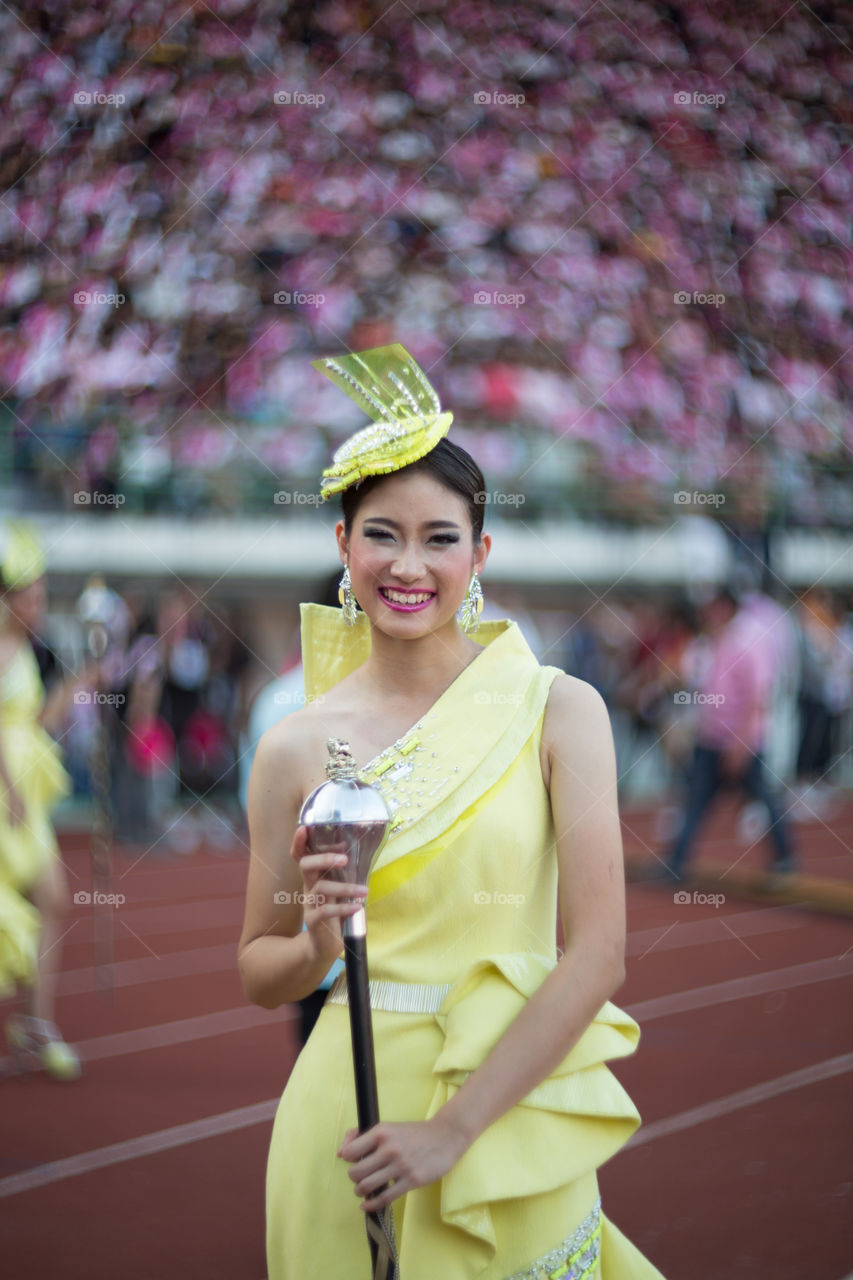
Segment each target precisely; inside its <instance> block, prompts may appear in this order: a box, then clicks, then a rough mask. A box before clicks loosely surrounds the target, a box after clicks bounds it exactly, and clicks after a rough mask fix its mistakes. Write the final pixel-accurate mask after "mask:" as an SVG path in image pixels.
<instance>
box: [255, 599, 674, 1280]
mask: <svg viewBox="0 0 853 1280" xmlns="http://www.w3.org/2000/svg"><path fill="white" fill-rule="evenodd" d="M338 614H339V611H338V610H330V609H324V608H322V607H321V606H303V655H304V656H303V661H304V664H305V675H306V693H307V694H308V695H309V696H317V695H320V694H322V692H323V691H324V689H327V688H329V687H331V685H333V684H335V683H337V682H338V680H340V679H341V678H342V677H343V675H345V674H346V672H347V670H348V669H352V668H353V667H354V666H357V665H358V664H359V662H360V661H362V660H363V659H364V657H365V656H366V653H367V651H368V647H369V631H368V629H367V625H366V620H364V619H363V617H360V619H359V623H358V624H357V626H356V628H353V631H355V632H356V634H355V635H352V633H351V632H350V633H347V634H345V635H344V636H343V637H342V636H341V635H340V624H339V622H338V619H337V615H338ZM475 638H476V640H477V641H478V642H479V643H482V644H483V645H484V648H483V651H482V652H481V653H480V654H478V655H477V657H476V658H475V659H474V661H473V662H472V663H471V664H470V665H469V666H468V667H467V668H466V669H465V671H463V672H462V674H461V675H460V676H459V677H458V678H457V679H456V680H455V681H454V682H453V684H452V685H451V686H450V688H449V689H448V690H447V691H446V692H445V693H444V694H442V696H441V697H440V698H439V699H438V701H437V702H436V703H434V704H433V706H432V707H431V708H430V710H429V711H428V712H427V713H426V715H424V716H423V717H422V719H421V720H420V721H419V722H418V724H417V725H415V726H413V728H412V729H411V730H410V731H409V732H408V733H407V734H405V735H404V736H403V738H401V739H400V740H399V741H398V742H397V743H395V744H394V745H393V747H391V748H389V749H388V750H387V751H385V752H382V753H381V755H379V756H377V757H376V758H375V759H374V760H372V761H370V762H369V763H368V764H367V765H366V766H365V767H364V768H363V769H362V770H361V776H362V777H363V778H365V779H366V780H367V781H370V782H373V783H375V784H376V785H378V786H379V789H380V790H381V791H382V793H383V795H384V796H385V798H386V801H387V803H388V804H389V807H390V809H391V812H392V823H391V830H390V834H389V837H388V839H387V841H386V843H385V845H384V846H383V848H382V849H381V850H380V853H379V855H378V857H377V859H376V862H375V865H374V868H373V871H372V872H371V876H370V881H369V894H368V899H367V920H368V931H367V945H368V959H369V969H370V981H371V1004H372V1010H373V1015H372V1016H373V1032H374V1040H375V1049H376V1067H377V1078H378V1093H379V1110H380V1115H381V1118H382V1119H383V1120H387V1121H417V1120H424V1119H427V1118H429V1117H430V1116H432V1115H434V1114H435V1112H436V1111H438V1110H439V1109H440V1108H441V1106H442V1105H443V1104H444V1103H445V1102H446V1101H447V1100H448V1099H449V1098H450V1097H451V1096H452V1095H453V1094H454V1092H455V1091H456V1089H458V1088H459V1087H460V1085H461V1084H462V1083H463V1082H464V1080H465V1078H466V1077H467V1075H468V1074H469V1073H470V1072H472V1071H474V1070H476V1068H477V1067H478V1066H479V1065H480V1063H481V1062H483V1060H484V1059H485V1058H486V1056H487V1055H488V1053H489V1052H490V1050H491V1048H492V1047H493V1046H494V1044H495V1043H496V1042H497V1041H498V1040H499V1039H500V1037H501V1035H502V1034H503V1032H504V1031H505V1030H506V1028H507V1027H508V1026H509V1025H510V1023H511V1022H512V1021H513V1020H514V1019H515V1017H516V1016H517V1015H518V1013H519V1012H520V1011H521V1009H522V1007H523V1005H524V1003H525V1001H526V1000H527V999H528V998H529V997H530V996H531V995H532V994H533V993H534V992H535V991H536V989H537V987H538V986H539V984H540V983H541V982H542V981H543V979H544V978H545V977H546V975H547V974H548V973H549V972H550V970H551V969H552V968H553V967H554V965H555V964H556V963H557V954H556V939H555V931H556V917H557V860H556V852H555V842H554V830H553V824H552V819H551V809H550V803H549V797H548V793H547V790H546V788H545V786H544V784H543V781H542V773H541V768H540V762H539V746H540V739H541V733H542V723H543V714H544V708H545V702H546V699H547V695H548V690H549V688H550V685H551V682H552V680H553V679H554V677H555V675H557V674H558V672H557V669H556V668H554V667H542V666H540V665H539V663H538V662H537V661H536V659H535V658H534V656H533V654H532V653H531V652H530V650H529V648H528V647H527V645H526V643H525V641H524V639H523V637H522V635H521V633H520V631H519V629H518V627H517V625H516V624H515V623H506V622H502V623H486V624H481V626H480V628H479V629H478V631H477V632H476V633H475ZM345 1001H346V994H345V978H344V977H343V975H342V977H341V978H339V979H338V980H337V981H336V983H335V985H334V986H333V988H332V991H331V993H330V995H329V998H328V999H327V1001H326V1004H325V1005H324V1007H323V1010H322V1013H321V1014H320V1018H319V1020H318V1022H317V1024H316V1026H315V1028H314V1031H313V1032H312V1034H311V1037H310V1039H309V1041H308V1043H307V1045H306V1046H305V1048H304V1049H303V1051H302V1053H301V1054H300V1056H299V1058H298V1059H297V1062H296V1065H295V1067H294V1070H293V1072H292V1074H291V1076H290V1079H289V1081H288V1083H287V1086H286V1088H285V1090H284V1094H283V1096H282V1099H281V1103H280V1105H279V1108H278V1112H277V1115H276V1119H275V1124H274V1128H273V1135H272V1141H271V1146H270V1153H269V1162H268V1169H267V1258H268V1269H269V1280H321V1278H322V1280H325V1278H326V1277H332V1276H341V1275H344V1274H346V1275H347V1276H357V1275H364V1276H368V1275H369V1274H370V1258H369V1252H368V1245H367V1238H366V1233H365V1226H364V1215H363V1212H362V1210H361V1209H360V1208H359V1198H358V1197H357V1196H356V1194H355V1191H354V1188H353V1184H352V1182H351V1180H350V1178H349V1177H348V1170H349V1165H348V1164H347V1163H346V1162H345V1161H344V1160H342V1159H340V1158H339V1157H337V1156H336V1154H335V1153H336V1151H337V1149H338V1147H339V1146H340V1143H341V1141H342V1139H343V1136H344V1134H345V1132H346V1131H347V1129H350V1128H354V1127H356V1125H357V1120H356V1110H355V1090H354V1084H353V1072H352V1056H351V1048H350V1030H349V1015H348V1009H347V1007H346V1003H345ZM639 1034H640V1031H639V1027H638V1025H637V1023H636V1022H635V1021H634V1020H633V1019H632V1018H631V1017H629V1016H628V1015H627V1014H625V1013H624V1012H623V1011H622V1010H620V1009H619V1008H617V1007H616V1005H614V1004H612V1003H611V1002H610V1001H607V1002H606V1003H605V1004H604V1005H603V1006H602V1008H601V1009H600V1010H599V1012H598V1014H597V1015H596V1017H595V1018H594V1019H593V1021H592V1023H591V1024H590V1026H589V1027H588V1028H587V1029H586V1031H585V1032H584V1033H583V1035H582V1036H581V1038H580V1039H579V1041H578V1042H577V1043H576V1045H575V1047H574V1048H573V1049H572V1050H571V1052H570V1053H569V1054H568V1055H567V1057H566V1058H565V1060H564V1061H563V1062H562V1063H561V1064H560V1066H559V1067H558V1068H557V1069H556V1070H555V1071H554V1072H552V1073H551V1075H550V1076H548V1077H547V1078H546V1079H545V1080H543V1081H542V1082H541V1084H539V1085H538V1086H537V1087H536V1088H535V1089H534V1090H533V1091H532V1092H531V1093H530V1094H528V1096H527V1097H526V1098H524V1099H523V1101H522V1102H521V1103H519V1104H518V1105H516V1106H514V1107H512V1108H511V1109H510V1110H509V1111H507V1112H506V1113H505V1114H504V1115H503V1116H501V1117H500V1118H499V1119H498V1120H497V1121H495V1122H494V1123H493V1124H492V1125H490V1126H489V1128H488V1129H486V1130H485V1132H484V1133H483V1134H481V1135H480V1137H479V1138H477V1139H476V1141H475V1142H474V1143H472V1145H471V1146H470V1147H469V1148H468V1150H467V1151H466V1152H465V1154H464V1155H463V1156H462V1158H461V1159H460V1160H459V1161H458V1162H457V1163H456V1164H455V1165H454V1166H453V1168H452V1169H450V1170H449V1171H448V1173H446V1174H445V1175H444V1177H442V1178H441V1179H439V1180H437V1181H436V1182H434V1183H432V1184H430V1185H428V1186H425V1187H420V1188H418V1189H416V1190H414V1191H410V1192H409V1193H408V1194H407V1195H405V1196H401V1197H400V1198H399V1199H397V1200H395V1201H394V1202H393V1216H394V1228H395V1233H396V1238H397V1245H398V1251H399V1258H400V1275H401V1280H436V1277H439V1276H440V1277H442V1280H547V1278H549V1277H551V1276H554V1277H560V1278H561V1280H593V1278H595V1280H661V1275H660V1272H659V1271H658V1270H657V1268H655V1267H654V1266H653V1265H652V1264H651V1263H650V1262H649V1261H648V1260H647V1259H646V1258H644V1257H643V1255H642V1254H641V1253H640V1252H639V1251H638V1250H637V1249H636V1248H635V1247H634V1246H633V1245H632V1244H631V1243H630V1241H628V1240H627V1239H626V1238H625V1236H623V1235H622V1234H621V1232H620V1231H619V1230H618V1228H616V1227H615V1226H614V1225H613V1224H612V1223H611V1222H610V1221H609V1220H608V1219H607V1218H606V1217H605V1215H604V1214H603V1213H602V1212H601V1206H600V1199H599V1195H598V1184H597V1172H596V1171H597V1169H598V1167H599V1166H600V1165H601V1164H602V1163H603V1162H604V1161H606V1160H608V1159H609V1158H610V1157H611V1156H612V1155H613V1154H614V1152H616V1151H617V1150H618V1149H619V1147H621V1146H622V1145H623V1144H624V1143H625V1142H626V1141H627V1139H628V1138H629V1137H630V1136H631V1134H632V1133H633V1132H634V1130H635V1129H636V1128H637V1126H638V1125H639V1123H640V1117H639V1114H638V1112H637V1110H636V1108H635V1106H634V1104H633V1103H632V1101H631V1099H630V1098H629V1097H628V1095H627V1093H626V1092H625V1090H624V1089H623V1087H622V1086H621V1085H620V1084H619V1082H618V1081H617V1080H616V1078H615V1077H614V1076H613V1074H612V1073H611V1072H610V1071H609V1069H608V1068H607V1066H606V1065H605V1063H606V1061H607V1060H608V1059H612V1058H618V1057H624V1056H626V1055H628V1054H631V1053H633V1052H634V1050H635V1049H636V1047H637V1043H638V1040H639Z"/></svg>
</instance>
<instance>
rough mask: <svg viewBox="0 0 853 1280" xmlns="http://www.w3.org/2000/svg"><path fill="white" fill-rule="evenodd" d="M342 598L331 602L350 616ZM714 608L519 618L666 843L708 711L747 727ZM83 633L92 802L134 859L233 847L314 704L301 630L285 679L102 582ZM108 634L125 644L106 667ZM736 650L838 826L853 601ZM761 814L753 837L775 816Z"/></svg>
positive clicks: (83, 785) (846, 750)
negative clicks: (599, 710)
mask: <svg viewBox="0 0 853 1280" xmlns="http://www.w3.org/2000/svg"><path fill="white" fill-rule="evenodd" d="M333 585H335V584H330V586H329V588H328V590H327V589H326V588H325V587H324V588H323V591H322V594H321V595H320V596H318V597H317V598H318V599H323V600H324V601H325V602H327V603H333V594H334V593H333V591H332V586H333ZM715 600H716V597H715V594H714V592H713V591H712V590H711V589H710V588H708V591H707V594H706V595H700V596H699V597H697V596H696V595H695V594H694V595H692V596H690V597H688V596H687V595H672V596H669V597H668V598H665V597H655V596H651V595H647V594H645V595H644V594H639V593H631V592H624V591H621V592H620V591H618V590H617V591H615V592H613V593H608V594H607V596H606V597H605V598H601V599H590V600H588V601H585V602H584V601H581V600H580V599H578V600H577V602H576V603H574V604H572V606H571V607H569V608H567V609H566V610H565V611H559V612H557V613H551V614H549V615H547V616H546V615H544V614H538V613H536V612H534V613H532V614H529V613H527V612H526V611H525V609H524V605H523V601H521V600H516V601H514V602H513V604H512V608H511V609H510V613H511V614H512V615H513V616H515V617H517V618H519V620H520V622H521V625H522V629H523V630H524V632H525V635H526V636H527V639H528V642H529V643H530V644H531V646H532V647H533V648H534V650H535V651H536V652H537V654H538V656H539V657H540V659H541V660H542V661H544V662H548V663H552V664H555V665H557V666H560V667H562V668H563V669H564V670H566V671H568V672H570V673H571V674H573V675H575V676H578V677H580V678H581V679H584V680H587V681H589V682H590V683H591V684H592V685H594V686H595V687H596V688H597V689H598V690H599V692H600V693H601V694H602V696H603V697H604V699H605V702H606V703H607V706H608V709H609V711H610V716H611V722H612V726H613V732H614V740H615V744H616V753H617V766H618V771H619V778H620V789H621V792H622V796H623V799H627V800H631V801H640V802H642V801H651V802H653V803H655V804H657V805H659V806H661V805H662V806H663V807H660V808H659V816H658V820H659V824H660V835H661V838H663V837H664V836H665V835H667V834H670V826H671V823H672V822H673V821H675V817H676V816H677V813H678V810H677V803H678V798H679V790H680V788H681V786H682V784H683V783H684V781H685V779H686V776H687V773H688V771H689V767H690V760H691V755H692V752H693V749H694V746H695V743H696V741H697V735H698V734H699V733H700V732H701V729H702V720H703V716H706V714H707V706H708V704H709V703H711V704H714V703H715V702H716V701H720V702H725V701H726V699H728V702H729V707H728V709H726V710H725V712H724V714H726V715H728V714H729V713H730V712H731V713H732V714H733V713H734V707H733V703H734V699H735V697H736V696H737V692H738V691H737V687H736V685H733V686H731V687H729V686H728V685H727V686H726V694H725V695H723V696H722V697H721V696H720V695H721V689H718V688H717V683H719V681H720V677H719V676H718V675H713V674H712V672H713V671H714V666H713V653H714V646H715V643H716V641H715V631H719V630H720V628H719V627H718V626H717V625H716V624H715V622H714V618H713V616H712V615H713V611H714V609H715V607H716V605H715ZM491 608H492V607H491V606H490V613H489V616H502V614H503V611H502V610H500V609H499V610H498V613H495V614H492V612H491ZM724 621H725V622H726V623H728V622H729V619H728V618H725V619H724ZM77 624H78V628H79V640H78V648H79V650H80V657H79V658H78V659H77V660H76V666H77V668H78V669H79V670H80V671H81V672H82V675H81V679H80V683H79V685H78V687H77V692H76V693H75V694H74V696H73V699H71V700H70V701H68V702H67V704H66V720H65V723H64V724H63V725H61V726H59V727H58V729H57V736H58V737H59V739H60V741H61V743H62V747H63V750H64V753H65V761H66V766H67V768H68V769H69V771H70V773H71V775H72V778H73V779H74V784H75V789H76V791H77V793H78V795H81V796H85V797H90V798H92V799H94V800H95V801H97V802H98V803H105V802H106V803H107V804H108V806H109V811H110V817H111V821H112V823H113V827H114V831H115V834H116V836H117V838H118V839H119V840H120V841H122V842H124V843H127V844H132V845H140V846H144V847H151V848H153V849H154V850H155V851H157V852H160V853H162V854H170V853H178V854H180V853H185V852H191V851H192V850H193V849H195V848H197V847H198V846H199V844H201V843H202V842H205V843H206V844H207V845H209V846H212V847H214V848H215V847H217V845H219V846H221V847H223V848H232V847H233V844H234V840H235V838H237V839H238V840H239V839H240V838H242V835H243V832H244V818H243V812H242V811H243V808H244V806H245V796H246V787H247V784H248V774H249V770H250V767H251V759H252V755H253V752H254V749H255V747H256V746H257V742H258V740H259V738H260V736H261V733H262V732H263V731H264V730H265V729H266V728H268V727H269V726H270V725H271V724H273V723H274V722H275V721H276V720H278V719H280V718H281V717H282V716H284V715H286V714H288V713H289V712H290V711H293V710H296V709H298V707H300V706H302V705H303V703H304V693H303V690H302V684H301V681H302V668H301V664H300V658H299V651H298V643H297V640H298V636H297V632H296V624H295V616H294V631H293V634H292V635H289V636H287V637H283V640H286V642H287V643H286V646H285V648H286V651H285V652H284V653H283V656H282V661H281V665H280V668H279V669H278V670H277V671H276V672H272V671H271V670H270V668H269V667H268V666H267V665H266V664H265V663H262V662H261V661H260V660H259V659H258V658H257V657H256V656H255V655H254V654H253V652H252V648H251V644H250V642H249V640H248V638H247V637H246V635H245V632H244V630H243V628H242V625H241V622H240V620H239V618H238V617H236V616H235V615H234V614H233V613H231V612H229V610H227V609H223V608H222V606H221V605H219V604H217V605H216V607H214V606H213V605H210V606H207V605H205V604H203V603H200V602H199V600H198V597H195V596H194V595H193V593H192V592H190V591H188V590H185V589H183V588H181V589H179V590H178V589H176V590H173V591H170V592H168V593H166V594H164V595H163V596H162V597H159V598H158V600H157V603H156V605H155V604H154V603H153V600H152V599H151V598H150V597H148V596H147V594H146V593H145V592H144V591H143V590H142V589H141V588H137V587H132V588H130V589H128V590H127V591H125V593H124V594H123V595H121V596H120V595H118V594H117V593H115V592H113V591H110V590H108V589H107V588H105V587H104V585H103V583H101V582H99V581H95V582H94V583H93V584H92V585H91V586H90V587H89V588H88V589H87V591H86V592H85V593H84V595H83V597H82V598H81V600H80V602H79V605H78V609H77ZM100 628H102V629H103V630H104V631H105V632H106V633H107V636H108V644H106V646H102V649H103V652H100V653H99V652H98V645H97V643H94V642H93V636H95V635H96V633H97V632H98V630H99V629H100ZM65 630H66V631H67V628H65ZM728 634H729V636H730V637H736V641H737V645H738V646H739V647H740V649H741V650H743V651H745V652H747V653H748V654H749V656H750V662H751V665H752V668H753V669H754V670H755V671H756V672H757V673H758V674H759V676H760V687H759V689H758V691H757V694H756V696H757V697H758V698H759V699H760V701H761V703H762V707H761V724H762V728H761V734H760V737H761V738H762V739H763V740H762V742H761V747H762V755H763V758H764V764H765V767H766V772H767V776H768V778H769V780H770V783H771V784H772V787H773V789H774V790H775V791H781V792H782V793H783V794H782V799H783V807H784V810H785V812H786V813H787V814H788V815H789V816H790V817H791V818H795V819H798V820H800V821H815V820H819V819H823V818H827V817H830V816H831V814H832V811H833V807H834V804H835V797H836V795H837V792H838V788H839V787H849V786H850V785H853V769H851V747H853V598H851V597H850V595H849V594H844V593H841V592H831V591H828V590H826V589H825V588H823V587H820V586H816V587H813V588H811V589H810V590H808V591H805V592H803V593H801V595H800V596H799V597H797V598H791V600H789V601H786V602H785V604H784V606H783V605H782V604H779V603H777V602H776V601H775V600H773V599H771V597H770V596H768V595H765V594H763V593H762V592H761V591H758V590H751V589H746V590H743V591H741V592H739V593H738V595H737V599H736V607H735V609H734V617H733V619H732V620H731V626H730V629H729V631H728ZM49 638H50V637H49ZM93 651H94V652H95V655H96V656H94V657H93ZM37 653H38V656H39V663H40V668H41V670H42V674H43V677H44V679H45V681H46V683H47V685H48V688H50V685H51V682H52V680H54V679H55V678H57V677H58V676H59V675H60V673H61V668H63V667H66V666H67V665H68V664H71V663H73V662H74V661H75V660H74V658H73V657H72V654H71V651H70V650H68V649H66V650H65V652H64V655H63V658H62V661H61V662H60V663H59V664H57V661H56V658H55V656H54V655H53V654H52V649H51V645H50V644H48V645H45V644H44V643H42V642H37ZM731 653H732V651H731V649H730V650H729V652H728V656H727V658H726V661H725V662H724V663H723V671H724V672H725V673H728V672H729V671H730V669H731V668H732V665H733V663H732V657H731ZM272 676H274V677H275V678H271V677H272ZM723 678H727V677H726V676H724V677H723ZM709 681H710V683H709ZM709 690H710V693H709ZM102 735H105V736H102ZM742 735H743V730H739V736H742ZM102 753H103V754H102ZM669 801H672V802H673V807H672V808H669V807H667V804H668V803H669ZM745 813H746V822H747V828H746V829H747V830H749V829H750V821H758V820H759V819H760V815H758V816H756V814H755V812H753V813H752V815H750V813H749V812H748V811H745Z"/></svg>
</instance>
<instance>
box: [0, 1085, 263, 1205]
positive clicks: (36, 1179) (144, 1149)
mask: <svg viewBox="0 0 853 1280" xmlns="http://www.w3.org/2000/svg"><path fill="white" fill-rule="evenodd" d="M277 1106H278V1098H271V1099H269V1100H268V1101H267V1102H256V1103H255V1104H254V1105H253V1106H251V1107H237V1109H236V1110H235V1111H223V1112H222V1114H221V1115H218V1116H206V1117H205V1118H204V1119H203V1120H193V1121H192V1123H190V1124H176V1125H174V1126H173V1127H172V1128H171V1129H158V1130H156V1131H155V1132H154V1133H145V1134H143V1135H142V1137H141V1138H129V1139H128V1140H127V1141H125V1142H114V1143H113V1144H112V1145H111V1146H109V1147H96V1148H95V1149H94V1150H93V1151H84V1152H82V1153H81V1154H80V1155H78V1156H68V1157H67V1158H66V1159H65V1160H52V1161H51V1162H50V1164H39V1165H36V1167H35V1168H34V1169H28V1170H27V1171H26V1173H13V1174H12V1175H11V1176H10V1177H8V1178H0V1198H3V1197H4V1196H15V1195H19V1194H20V1193H21V1192H22V1191H34V1190H35V1189H36V1188H37V1187H46V1186H47V1185H48V1184H49V1183H51V1182H61V1181H63V1179H65V1178H76V1177H79V1175H80V1174H81V1173H92V1172H93V1171H94V1170H95V1169H107V1168H109V1166H110V1165H113V1164H121V1163H123V1162H124V1161H125V1160H136V1159H138V1158H139V1157H140V1156H151V1155H157V1154H158V1153H159V1152H161V1151H169V1150H170V1149H171V1148H172V1147H184V1146H186V1145H187V1144H188V1143H190V1142H198V1141H199V1140H200V1139H201V1138H214V1137H218V1136H219V1135H220V1134H223V1133H233V1132H234V1130H236V1129H248V1128H250V1127H251V1126H252V1125H254V1124H262V1123H263V1122H264V1121H266V1120H271V1119H272V1117H273V1115H274V1114H275V1109H276V1107H277Z"/></svg>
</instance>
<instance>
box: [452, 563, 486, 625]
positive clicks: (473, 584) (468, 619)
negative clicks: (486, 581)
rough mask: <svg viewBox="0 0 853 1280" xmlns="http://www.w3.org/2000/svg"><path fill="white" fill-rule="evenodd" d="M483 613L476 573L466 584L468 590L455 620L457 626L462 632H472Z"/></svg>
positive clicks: (480, 591) (478, 580) (481, 590)
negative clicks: (456, 620) (457, 620)
mask: <svg viewBox="0 0 853 1280" xmlns="http://www.w3.org/2000/svg"><path fill="white" fill-rule="evenodd" d="M482 612H483V588H482V587H481V586H480V579H479V578H478V577H477V575H476V573H475V574H474V575H473V577H472V578H471V581H470V582H469V584H468V590H467V591H466V592H465V599H464V600H463V601H462V604H461V605H460V607H459V612H458V613H457V615H456V616H457V618H458V619H459V625H460V627H461V628H462V630H463V631H465V632H468V631H473V629H474V627H476V626H477V623H478V622H479V621H480V614H481V613H482Z"/></svg>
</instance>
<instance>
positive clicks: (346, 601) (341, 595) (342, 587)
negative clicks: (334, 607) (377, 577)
mask: <svg viewBox="0 0 853 1280" xmlns="http://www.w3.org/2000/svg"><path fill="white" fill-rule="evenodd" d="M338 599H339V600H340V602H341V613H342V614H343V616H344V622H345V623H346V624H347V626H348V627H351V626H353V624H354V623H355V620H356V617H357V616H358V610H357V609H356V604H355V596H354V595H353V593H352V580H351V578H350V576H349V565H345V566H344V573H343V577H342V578H341V580H340V582H339V583H338Z"/></svg>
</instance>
